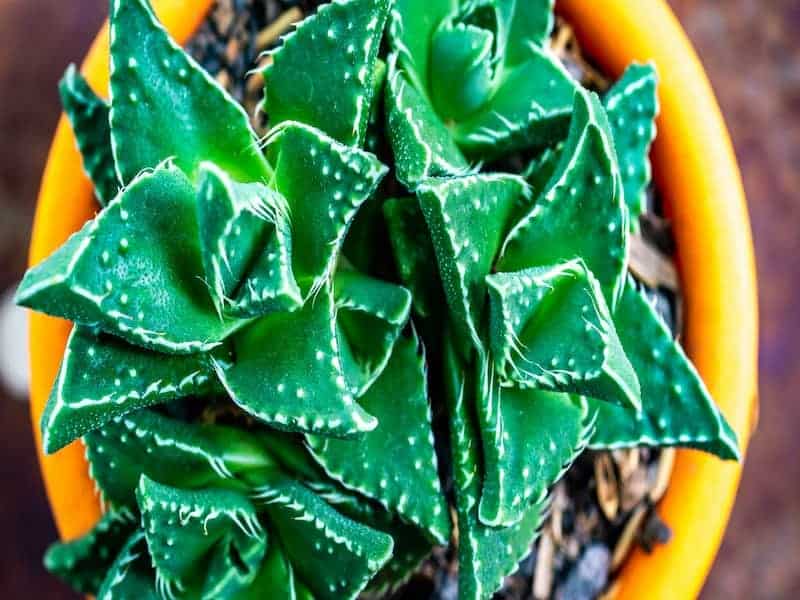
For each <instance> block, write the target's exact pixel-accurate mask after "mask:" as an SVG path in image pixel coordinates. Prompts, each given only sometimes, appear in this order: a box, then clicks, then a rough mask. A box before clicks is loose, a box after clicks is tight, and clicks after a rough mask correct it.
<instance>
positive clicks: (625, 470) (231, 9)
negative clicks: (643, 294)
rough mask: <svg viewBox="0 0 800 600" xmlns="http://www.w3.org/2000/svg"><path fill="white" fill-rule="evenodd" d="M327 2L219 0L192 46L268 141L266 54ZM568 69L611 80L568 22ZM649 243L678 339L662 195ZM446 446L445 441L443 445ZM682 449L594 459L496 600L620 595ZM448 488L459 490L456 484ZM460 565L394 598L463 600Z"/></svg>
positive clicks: (651, 286)
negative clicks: (628, 562)
mask: <svg viewBox="0 0 800 600" xmlns="http://www.w3.org/2000/svg"><path fill="white" fill-rule="evenodd" d="M319 4H321V2H319V1H318V0H218V1H217V3H216V5H215V8H214V9H213V10H212V12H211V14H210V15H209V17H208V18H207V19H206V21H205V23H204V24H203V25H202V27H201V28H200V30H199V31H198V32H197V33H196V34H195V36H194V38H193V39H192V40H191V41H190V42H189V44H188V50H189V52H190V53H191V54H192V55H193V56H194V57H195V58H196V59H197V60H198V62H200V63H201V64H202V65H203V67H205V69H206V70H208V71H209V72H210V73H211V74H212V75H214V76H215V77H216V78H217V80H218V81H219V82H220V83H221V84H222V85H223V87H225V88H226V89H228V90H229V91H230V92H231V93H232V94H233V96H234V97H235V98H236V99H237V100H238V101H239V102H241V103H242V104H243V105H244V107H245V108H246V109H247V111H248V113H249V114H250V115H252V119H253V125H254V127H255V128H256V130H257V131H259V132H260V133H263V132H264V131H265V127H266V115H264V114H263V112H261V111H260V109H259V102H260V100H261V98H262V96H263V87H262V86H263V79H262V78H261V76H260V74H259V73H258V72H257V69H258V68H259V67H263V66H264V64H266V63H265V62H264V61H266V60H268V59H267V58H260V56H261V54H262V52H264V51H265V50H268V49H269V48H272V47H274V46H275V45H277V44H279V43H280V39H279V35H280V34H282V33H286V32H287V31H289V30H290V24H291V23H292V22H294V21H297V20H299V19H301V18H303V17H304V16H307V15H309V14H311V13H312V12H313V11H314V10H315V9H316V7H317V6H318V5H319ZM551 43H552V47H553V50H554V51H555V52H556V54H557V55H558V56H559V58H560V59H561V60H562V61H563V62H564V64H565V66H566V67H567V69H568V70H569V71H570V72H571V73H572V74H573V75H574V76H575V77H576V78H578V79H580V80H581V82H582V83H583V84H584V85H586V86H587V87H589V88H591V89H595V90H597V91H603V90H604V89H606V88H607V87H608V85H609V81H608V80H607V79H606V78H605V77H604V76H603V75H602V74H601V73H599V72H598V71H597V70H596V69H595V68H594V67H593V66H592V65H591V64H590V63H589V62H588V61H587V60H586V59H585V58H584V57H583V56H582V54H581V52H580V48H579V47H578V45H577V42H576V41H575V39H574V37H573V35H572V32H571V29H570V27H569V25H568V24H567V23H564V22H559V23H558V24H557V27H556V30H555V31H554V33H553V37H552V40H551ZM648 208H649V211H650V212H649V213H648V214H647V215H645V216H644V217H643V218H642V220H641V234H640V235H639V236H636V237H635V239H634V240H633V243H632V246H633V248H632V256H631V271H632V272H633V273H634V275H635V276H636V277H637V279H639V280H640V281H641V282H642V283H643V284H644V285H645V286H646V288H647V289H648V291H649V292H650V293H651V294H652V297H653V301H654V302H655V305H656V307H657V308H658V310H659V311H660V312H661V314H662V315H663V317H664V318H665V320H666V322H667V323H668V324H669V325H670V326H671V327H672V330H673V332H679V331H680V330H681V311H680V306H681V298H680V291H679V289H678V283H677V276H676V275H675V269H674V265H673V262H672V258H671V256H672V253H673V239H672V235H671V231H670V227H669V223H668V222H666V221H665V220H664V219H663V218H661V217H660V216H659V214H660V203H659V202H658V198H657V195H656V194H655V192H654V191H653V190H651V193H650V195H649V203H648ZM440 437H441V436H440ZM673 457H674V451H673V450H656V449H648V448H639V449H632V450H618V451H614V452H591V451H586V452H584V453H583V455H581V456H580V457H579V458H578V460H577V461H576V462H575V464H574V465H573V466H572V467H571V468H570V469H569V470H568V471H567V473H566V475H565V476H564V478H563V479H562V480H561V481H560V482H559V483H558V484H557V485H556V486H555V487H554V489H553V491H552V506H551V509H550V515H549V517H548V519H547V521H546V522H545V525H544V527H543V530H542V532H541V536H540V537H539V538H538V540H537V541H536V542H535V543H534V544H533V545H532V547H531V553H530V555H529V556H528V557H527V558H525V559H524V560H523V561H522V562H520V564H519V568H518V570H517V571H516V572H515V573H514V574H512V575H510V576H509V577H508V578H506V582H505V585H504V586H503V588H502V589H501V590H500V591H499V592H498V593H497V594H496V598H498V599H503V600H516V599H520V600H521V599H523V598H536V599H545V598H555V599H557V600H590V599H593V598H598V597H601V596H602V595H603V594H604V593H605V592H607V591H608V590H610V589H611V588H612V587H613V578H614V575H615V573H616V572H617V570H618V569H619V567H620V566H621V564H622V563H623V561H624V559H625V557H626V556H627V554H628V553H629V551H630V550H631V549H632V548H633V547H634V545H639V546H641V547H643V548H644V549H645V550H648V549H650V548H652V546H653V545H655V544H659V543H665V542H667V541H668V540H669V538H670V535H671V534H670V530H669V528H668V527H667V526H666V525H665V524H664V523H663V522H662V521H661V520H660V519H659V517H658V514H657V512H656V509H655V505H656V503H657V502H658V500H659V499H660V498H661V496H662V495H663V493H664V490H665V488H666V485H667V483H668V480H669V474H670V472H671V466H672V460H673ZM447 483H448V482H446V486H445V487H446V488H448V487H450V486H449V485H447ZM456 596H457V559H456V556H455V553H454V551H453V549H452V548H451V547H450V548H436V549H435V550H434V551H433V553H432V555H431V556H430V557H429V558H428V559H427V560H426V561H424V562H423V564H422V565H421V566H420V568H419V570H418V571H417V573H416V574H415V575H414V576H413V577H412V578H411V579H410V580H409V581H408V582H407V583H406V584H405V585H403V586H402V587H401V588H399V589H398V590H396V591H395V592H394V594H392V595H391V598H393V599H396V600H399V599H409V600H411V599H414V600H420V599H426V598H429V599H440V600H455V599H456Z"/></svg>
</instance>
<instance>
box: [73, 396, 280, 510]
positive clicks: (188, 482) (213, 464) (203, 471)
mask: <svg viewBox="0 0 800 600" xmlns="http://www.w3.org/2000/svg"><path fill="white" fill-rule="evenodd" d="M84 442H85V444H86V455H87V458H88V459H89V463H90V465H91V467H90V474H91V476H92V479H94V480H95V482H96V483H97V486H98V488H99V489H100V491H101V492H102V494H103V498H104V500H105V501H106V502H108V503H110V504H111V505H113V506H129V507H132V506H134V505H135V492H136V487H137V486H138V485H139V479H140V478H141V476H142V475H146V476H147V477H149V478H151V479H155V480H157V481H159V482H161V483H164V484H168V485H171V486H175V487H186V488H198V487H205V486H212V485H213V486H214V487H222V488H225V487H227V488H231V489H243V488H244V487H245V486H246V484H247V483H248V474H249V473H253V472H259V471H262V470H266V469H273V470H277V469H278V467H277V464H276V463H275V461H274V459H273V458H272V457H271V456H270V454H269V453H268V452H267V451H266V450H265V448H264V446H263V445H262V443H261V440H260V439H259V438H258V437H256V436H255V434H253V433H250V432H247V431H242V430H241V429H234V428H232V427H226V426H223V425H200V424H191V423H185V422H183V421H179V420H177V419H172V418H169V417H166V416H164V415H161V414H159V413H156V412H154V411H150V410H140V411H137V412H135V413H131V414H129V415H126V416H124V417H122V418H118V419H114V420H112V421H111V422H109V423H107V424H105V425H104V426H102V427H100V428H99V429H97V430H95V431H93V432H92V433H89V434H88V435H86V436H85V437H84Z"/></svg>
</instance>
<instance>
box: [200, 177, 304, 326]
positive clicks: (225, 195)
mask: <svg viewBox="0 0 800 600" xmlns="http://www.w3.org/2000/svg"><path fill="white" fill-rule="evenodd" d="M199 180H200V181H199V184H198V187H199V189H198V192H197V211H198V222H199V228H200V240H201V250H202V258H203V268H204V271H205V276H206V279H207V281H208V282H209V285H210V286H211V288H212V289H213V291H214V299H215V301H216V303H217V306H218V307H219V309H220V311H222V312H225V313H227V314H229V315H231V316H239V317H256V316H260V315H263V314H266V313H269V312H273V311H291V310H294V309H296V308H297V307H299V306H301V305H302V304H303V301H302V298H301V297H300V289H299V288H298V287H297V283H296V282H295V279H294V273H292V242H291V236H292V232H291V224H290V223H289V216H288V210H289V209H288V207H287V205H286V200H285V199H284V198H283V197H282V196H281V195H280V194H278V193H277V192H275V191H274V190H271V189H270V188H268V187H266V186H265V185H263V184H260V183H236V182H235V181H233V180H231V179H230V178H229V177H228V176H227V174H226V173H225V172H224V171H222V170H220V169H219V168H218V167H217V166H216V165H213V164H211V163H202V164H201V165H200V175H199Z"/></svg>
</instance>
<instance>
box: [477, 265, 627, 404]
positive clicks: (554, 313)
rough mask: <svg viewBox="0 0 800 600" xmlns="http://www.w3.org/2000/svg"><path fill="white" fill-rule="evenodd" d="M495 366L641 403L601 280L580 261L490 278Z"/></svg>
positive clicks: (534, 380)
mask: <svg viewBox="0 0 800 600" xmlns="http://www.w3.org/2000/svg"><path fill="white" fill-rule="evenodd" d="M486 281H487V284H488V287H489V298H490V311H489V338H490V345H491V349H492V353H493V355H494V360H495V366H496V370H497V372H498V373H499V375H500V376H501V378H503V379H504V380H505V381H506V382H508V381H511V382H514V383H515V384H516V385H519V386H522V387H536V388H540V389H545V390H553V391H562V392H574V393H578V394H586V395H589V396H593V397H595V398H599V399H601V400H606V401H608V402H614V403H617V404H620V405H623V406H630V407H634V408H638V407H639V406H640V403H641V400H640V389H639V382H638V380H637V378H636V373H635V372H634V370H633V367H631V364H630V362H629V361H628V359H627V358H626V356H625V353H624V351H623V348H622V344H621V343H620V341H619V338H618V336H617V333H616V331H615V329H614V323H613V321H612V319H611V314H610V312H609V310H608V307H607V306H606V305H605V301H604V300H603V296H602V292H601V290H600V285H599V283H598V282H597V280H596V279H595V278H594V277H593V276H592V274H591V273H590V272H589V271H588V270H587V269H586V266H585V265H584V264H583V263H582V262H581V261H580V260H574V261H569V262H566V263H564V264H562V265H558V266H555V267H534V268H532V269H526V270H524V271H517V272H514V273H496V274H494V275H489V276H487V277H486Z"/></svg>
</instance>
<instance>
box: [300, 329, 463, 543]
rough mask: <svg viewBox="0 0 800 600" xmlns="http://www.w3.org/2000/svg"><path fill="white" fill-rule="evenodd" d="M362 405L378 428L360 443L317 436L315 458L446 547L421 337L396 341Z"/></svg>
mask: <svg viewBox="0 0 800 600" xmlns="http://www.w3.org/2000/svg"><path fill="white" fill-rule="evenodd" d="M358 403H359V404H360V405H361V406H362V407H363V408H364V409H365V410H366V411H367V412H369V413H370V414H372V415H375V417H376V418H377V419H378V422H379V425H378V427H376V428H375V429H374V430H373V431H370V432H369V433H366V434H364V435H363V436H361V437H360V438H357V439H355V440H332V439H320V438H315V437H312V438H310V440H309V442H310V445H311V448H312V452H313V453H314V456H316V458H317V460H318V461H319V462H320V464H321V465H322V466H323V467H325V470H326V471H327V472H328V474H329V475H330V476H331V477H333V478H334V479H336V480H338V481H341V482H342V484H344V485H345V486H346V487H349V488H352V489H355V490H357V491H359V492H361V493H363V494H364V495H366V496H368V497H370V498H374V499H376V500H378V501H379V502H380V503H381V504H383V505H384V506H386V507H387V508H388V509H389V510H392V511H394V512H396V513H397V514H399V515H400V516H401V517H402V518H404V519H406V520H408V521H410V522H412V523H415V524H416V525H418V526H419V527H421V528H422V529H424V530H425V531H426V532H428V534H429V535H430V536H431V537H432V538H433V539H434V540H436V541H437V542H438V543H440V544H444V543H447V540H448V538H449V535H450V524H449V521H448V511H447V504H446V502H445V499H444V495H443V494H442V489H441V486H440V484H439V476H438V472H437V464H436V452H435V451H434V447H433V436H432V434H431V413H430V406H429V404H428V395H427V381H426V373H425V363H424V357H423V356H422V355H421V354H420V353H419V349H418V342H417V340H416V336H414V337H411V338H402V339H400V340H398V341H397V343H396V344H395V346H394V352H393V353H392V357H391V359H390V360H389V363H388V365H387V366H386V369H385V370H384V371H383V373H382V374H381V376H380V377H379V378H378V379H377V381H376V382H375V383H374V384H373V385H372V387H371V388H370V389H369V390H368V391H367V392H366V394H364V395H363V396H361V397H360V398H359V400H358ZM381 457H391V460H390V461H386V460H384V459H383V458H381Z"/></svg>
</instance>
